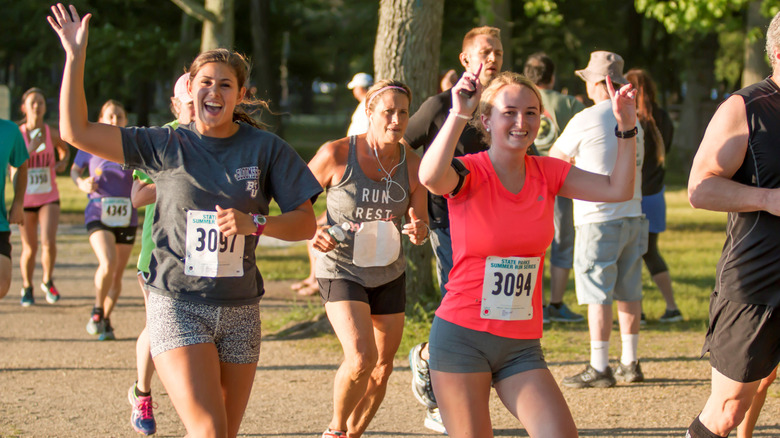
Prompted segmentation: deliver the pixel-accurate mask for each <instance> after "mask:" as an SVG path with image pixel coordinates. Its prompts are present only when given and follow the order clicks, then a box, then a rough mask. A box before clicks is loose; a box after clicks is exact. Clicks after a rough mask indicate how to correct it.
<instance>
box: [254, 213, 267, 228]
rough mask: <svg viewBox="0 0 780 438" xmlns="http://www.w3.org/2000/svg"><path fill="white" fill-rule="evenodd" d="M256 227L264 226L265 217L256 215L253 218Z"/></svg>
mask: <svg viewBox="0 0 780 438" xmlns="http://www.w3.org/2000/svg"><path fill="white" fill-rule="evenodd" d="M254 219H255V224H256V225H265V216H263V215H261V214H258V215H256V216H255V217H254Z"/></svg>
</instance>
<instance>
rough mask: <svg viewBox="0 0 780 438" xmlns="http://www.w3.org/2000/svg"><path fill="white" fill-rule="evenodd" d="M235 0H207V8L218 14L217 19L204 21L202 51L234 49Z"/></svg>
mask: <svg viewBox="0 0 780 438" xmlns="http://www.w3.org/2000/svg"><path fill="white" fill-rule="evenodd" d="M234 9H235V4H234V0H206V10H207V11H211V12H212V13H213V14H214V15H216V17H217V19H216V20H206V21H204V22H203V36H202V37H201V40H200V51H201V52H205V51H207V50H212V49H218V48H226V49H233V38H234V34H235V13H234Z"/></svg>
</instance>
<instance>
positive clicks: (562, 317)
mask: <svg viewBox="0 0 780 438" xmlns="http://www.w3.org/2000/svg"><path fill="white" fill-rule="evenodd" d="M547 310H548V312H549V313H548V315H549V316H550V321H556V322H582V321H585V317H584V316H582V315H580V314H579V313H574V312H572V311H571V309H569V306H567V305H566V304H565V303H561V307H559V308H557V309H556V308H555V306H553V305H549V306H547Z"/></svg>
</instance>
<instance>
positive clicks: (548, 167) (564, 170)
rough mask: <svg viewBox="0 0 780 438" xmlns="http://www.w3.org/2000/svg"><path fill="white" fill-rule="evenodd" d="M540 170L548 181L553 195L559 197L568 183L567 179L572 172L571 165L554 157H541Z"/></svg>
mask: <svg viewBox="0 0 780 438" xmlns="http://www.w3.org/2000/svg"><path fill="white" fill-rule="evenodd" d="M539 160H540V164H541V166H540V168H541V170H542V173H543V175H544V177H545V178H546V179H547V185H548V187H550V191H551V193H552V194H553V195H557V194H558V192H559V191H560V190H561V187H563V183H564V182H566V177H567V176H568V175H569V171H570V170H571V163H567V162H566V161H563V160H559V159H557V158H553V157H539Z"/></svg>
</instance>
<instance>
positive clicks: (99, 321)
mask: <svg viewBox="0 0 780 438" xmlns="http://www.w3.org/2000/svg"><path fill="white" fill-rule="evenodd" d="M105 329H106V321H105V320H104V319H103V311H102V310H99V309H97V308H93V309H92V316H90V317H89V321H88V322H87V333H89V334H90V335H99V334H101V333H103V332H104V331H105Z"/></svg>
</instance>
